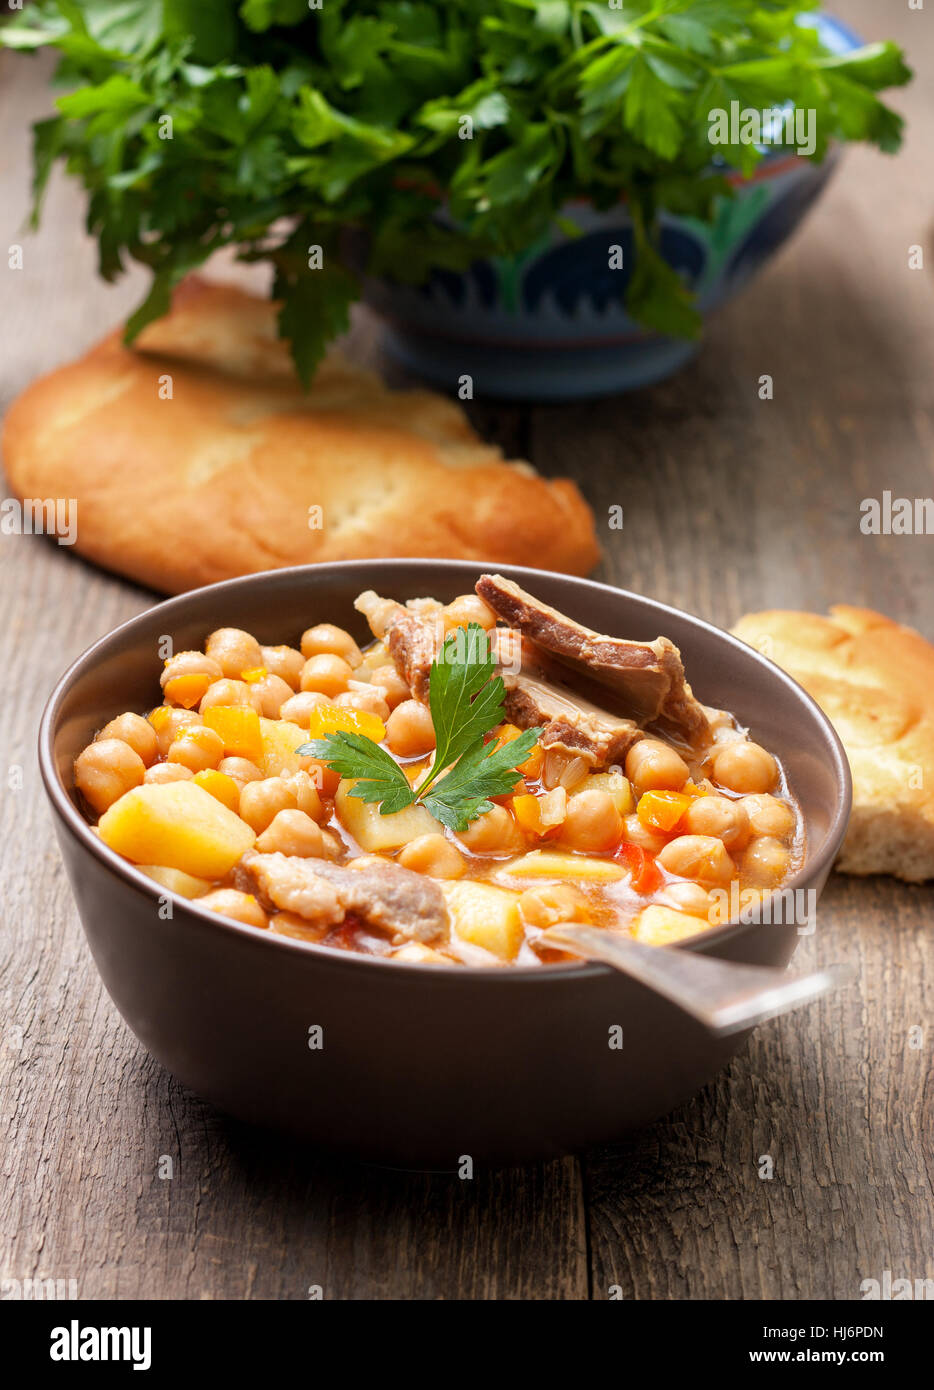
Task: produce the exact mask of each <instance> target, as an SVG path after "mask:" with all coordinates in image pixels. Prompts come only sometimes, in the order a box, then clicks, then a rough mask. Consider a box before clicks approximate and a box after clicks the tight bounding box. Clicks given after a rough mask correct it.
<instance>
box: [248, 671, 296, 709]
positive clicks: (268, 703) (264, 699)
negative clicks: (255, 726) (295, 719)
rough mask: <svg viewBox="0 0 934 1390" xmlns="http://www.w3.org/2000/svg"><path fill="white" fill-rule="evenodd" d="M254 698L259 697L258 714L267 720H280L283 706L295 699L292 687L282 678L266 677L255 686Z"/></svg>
mask: <svg viewBox="0 0 934 1390" xmlns="http://www.w3.org/2000/svg"><path fill="white" fill-rule="evenodd" d="M253 694H254V698H255V697H257V696H258V697H259V709H258V710H257V713H258V714H261V715H263V716H264V718H266V719H280V718H281V717H282V706H283V705H284V704H285V702H286V701H287V700H292V699H294V698H295V695H294V692H293V690H292V687H291V686H290V685H289V683H288V681H284V680H283V679H282V677H281V676H270V675H268V674H267V675H265V676H264V677H263V679H262V680H261V681H256V682H255V684H254V685H253Z"/></svg>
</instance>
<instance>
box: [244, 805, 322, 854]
mask: <svg viewBox="0 0 934 1390" xmlns="http://www.w3.org/2000/svg"><path fill="white" fill-rule="evenodd" d="M256 848H257V849H258V850H259V851H260V852H261V853H262V854H291V855H294V856H296V857H297V858H299V859H320V858H322V856H323V854H324V837H323V835H322V834H321V827H320V826H319V825H317V824H316V823H315V822H314V821H313V820H312V819H311V816H306V815H305V812H304V811H292V810H285V811H277V812H276V814H275V815H274V816H273V818H272V820H271V821H270V822H269V824H268V825H267V827H266V829H265V830H264V831H263V833H262V835H260V836H259V838H258V839H257V841H256Z"/></svg>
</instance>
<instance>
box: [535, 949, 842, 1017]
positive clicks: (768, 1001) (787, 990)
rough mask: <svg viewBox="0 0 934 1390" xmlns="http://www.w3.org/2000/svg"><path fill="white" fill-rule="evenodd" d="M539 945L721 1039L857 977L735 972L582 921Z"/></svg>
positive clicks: (765, 969) (828, 972) (758, 969)
mask: <svg viewBox="0 0 934 1390" xmlns="http://www.w3.org/2000/svg"><path fill="white" fill-rule="evenodd" d="M535 946H536V947H539V946H548V947H557V948H559V949H560V950H562V951H571V952H572V953H573V954H574V955H577V956H583V957H584V958H585V959H586V960H597V961H602V962H603V964H604V965H612V966H613V968H614V969H615V970H621V971H622V973H623V974H624V975H628V976H629V977H630V979H633V980H638V981H639V983H640V984H643V985H646V986H647V987H648V988H649V989H651V990H654V991H655V993H656V994H660V995H661V996H662V997H663V998H664V999H668V1000H670V1001H671V1003H673V1004H677V1005H678V1007H679V1008H681V1009H683V1010H684V1011H685V1013H688V1014H690V1015H691V1017H692V1018H696V1019H697V1021H698V1023H702V1024H703V1025H704V1027H705V1028H707V1029H709V1030H710V1032H711V1033H713V1034H714V1035H715V1036H717V1037H726V1036H727V1034H729V1033H739V1032H742V1030H743V1029H744V1028H752V1027H754V1026H755V1024H757V1023H763V1022H764V1021H765V1020H766V1019H768V1018H777V1017H778V1016H779V1014H784V1013H788V1011H789V1010H790V1009H796V1008H797V1007H798V1006H799V1004H807V1003H809V1002H810V1001H811V1000H812V999H818V998H819V997H820V996H821V995H822V994H827V993H828V991H829V990H832V989H840V988H841V987H842V986H843V985H846V984H849V983H850V981H851V980H852V979H853V977H854V975H855V973H856V971H855V969H854V967H853V966H852V965H831V966H828V967H827V968H826V969H825V970H814V971H812V972H811V973H810V974H808V975H797V976H792V977H790V978H789V976H788V974H787V973H786V971H784V970H776V969H775V968H774V967H772V966H761V965H736V964H735V963H734V962H733V961H729V960H718V959H717V958H716V957H715V956H707V955H703V954H701V953H700V952H698V951H679V950H672V949H671V948H670V947H667V946H647V945H646V944H645V943H644V942H642V941H634V940H633V938H632V937H631V936H626V935H624V934H623V933H622V932H614V931H608V930H607V929H606V928H600V927H588V926H584V925H583V924H582V923H579V922H557V923H555V925H554V926H553V927H548V929H547V930H546V931H544V932H542V934H541V936H539V937H537V938H536V941H535Z"/></svg>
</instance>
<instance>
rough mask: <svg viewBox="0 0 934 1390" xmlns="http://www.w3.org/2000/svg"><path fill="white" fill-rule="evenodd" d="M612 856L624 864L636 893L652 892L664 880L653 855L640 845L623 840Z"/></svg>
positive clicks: (659, 886)
mask: <svg viewBox="0 0 934 1390" xmlns="http://www.w3.org/2000/svg"><path fill="white" fill-rule="evenodd" d="M613 857H614V859H618V860H619V862H620V863H621V864H625V865H626V868H627V869H628V870H629V879H630V882H631V884H632V886H633V888H634V889H635V891H636V892H637V893H646V894H648V893H654V892H656V891H657V889H659V888H661V886H662V884H663V882H664V879H663V878H662V873H661V870H660V869H659V868H658V866H657V864H656V863H655V858H654V856H653V855H651V854H649V852H648V850H645V849H643V848H642V846H641V845H632V844H630V843H629V841H628V840H624V841H623V843H622V844H621V845H620V846H619V848H618V849H617V851H616V853H615V855H614V856H613Z"/></svg>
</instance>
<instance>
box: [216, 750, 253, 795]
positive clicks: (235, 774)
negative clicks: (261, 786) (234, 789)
mask: <svg viewBox="0 0 934 1390" xmlns="http://www.w3.org/2000/svg"><path fill="white" fill-rule="evenodd" d="M217 770H218V772H223V773H225V774H226V776H228V777H232V778H233V780H234V781H235V782H236V784H237V786H238V787H239V788H240V790H241V791H242V790H243V788H244V787H245V786H246V784H247V782H259V781H262V779H263V776H264V775H265V774H264V773H263V772H262V771H261V770H260V769H259V768H258V767H257V766H256V764H255V763H251V762H250V760H249V758H221V760H220V762H219V763H218V764H217Z"/></svg>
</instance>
